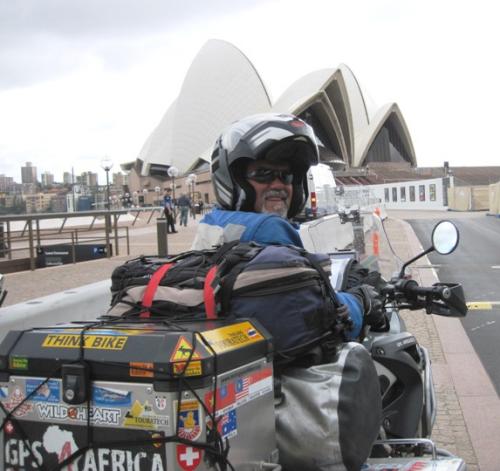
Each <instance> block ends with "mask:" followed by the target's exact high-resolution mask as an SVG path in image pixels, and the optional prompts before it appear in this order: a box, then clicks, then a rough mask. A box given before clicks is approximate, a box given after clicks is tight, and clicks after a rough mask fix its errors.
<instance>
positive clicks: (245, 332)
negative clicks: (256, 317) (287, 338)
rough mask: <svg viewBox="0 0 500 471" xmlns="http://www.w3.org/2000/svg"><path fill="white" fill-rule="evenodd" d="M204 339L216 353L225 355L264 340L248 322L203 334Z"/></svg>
mask: <svg viewBox="0 0 500 471" xmlns="http://www.w3.org/2000/svg"><path fill="white" fill-rule="evenodd" d="M203 338H204V339H205V340H206V341H207V342H208V343H209V344H210V346H211V347H212V348H213V349H214V350H215V352H216V353H223V352H227V351H229V350H234V349H236V348H241V347H243V346H245V345H250V344H252V343H255V342H259V341H261V340H264V337H263V336H262V335H261V334H260V332H258V331H257V329H255V327H254V326H253V325H252V324H251V323H250V322H248V321H245V322H240V323H238V324H232V325H228V326H225V327H220V328H218V329H214V330H208V331H207V332H203Z"/></svg>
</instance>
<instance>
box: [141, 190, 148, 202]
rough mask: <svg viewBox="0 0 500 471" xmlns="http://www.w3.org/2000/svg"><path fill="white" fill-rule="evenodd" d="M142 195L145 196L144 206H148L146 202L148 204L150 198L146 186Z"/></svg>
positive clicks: (143, 199)
mask: <svg viewBox="0 0 500 471" xmlns="http://www.w3.org/2000/svg"><path fill="white" fill-rule="evenodd" d="M142 197H143V198H142V205H143V206H146V204H147V199H148V190H147V189H146V188H144V189H143V190H142Z"/></svg>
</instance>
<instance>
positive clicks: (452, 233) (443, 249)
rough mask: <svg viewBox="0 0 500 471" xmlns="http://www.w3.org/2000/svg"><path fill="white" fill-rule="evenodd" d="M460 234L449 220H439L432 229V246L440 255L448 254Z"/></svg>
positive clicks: (454, 247)
mask: <svg viewBox="0 0 500 471" xmlns="http://www.w3.org/2000/svg"><path fill="white" fill-rule="evenodd" d="M459 239H460V235H459V232H458V229H457V226H455V224H453V223H452V222H451V221H441V222H439V223H438V224H436V225H435V226H434V229H433V230H432V238H431V240H432V247H433V249H434V250H435V251H436V252H437V253H439V254H441V255H449V254H450V253H452V252H453V251H454V250H455V249H456V248H457V245H458V241H459Z"/></svg>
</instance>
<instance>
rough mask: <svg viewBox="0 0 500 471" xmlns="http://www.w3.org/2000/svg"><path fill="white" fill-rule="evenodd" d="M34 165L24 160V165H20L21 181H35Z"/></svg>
mask: <svg viewBox="0 0 500 471" xmlns="http://www.w3.org/2000/svg"><path fill="white" fill-rule="evenodd" d="M37 180H38V179H37V173H36V167H33V164H32V163H31V162H26V166H24V167H21V183H36V182H37Z"/></svg>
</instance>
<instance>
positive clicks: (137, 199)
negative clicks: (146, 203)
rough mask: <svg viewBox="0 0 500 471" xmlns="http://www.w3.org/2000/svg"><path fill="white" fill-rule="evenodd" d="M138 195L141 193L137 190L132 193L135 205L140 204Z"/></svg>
mask: <svg viewBox="0 0 500 471" xmlns="http://www.w3.org/2000/svg"><path fill="white" fill-rule="evenodd" d="M138 196H139V193H138V192H137V191H134V192H133V193H132V201H133V204H134V207H137V206H139V198H138Z"/></svg>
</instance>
